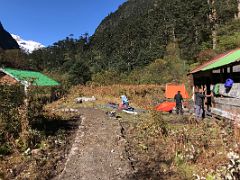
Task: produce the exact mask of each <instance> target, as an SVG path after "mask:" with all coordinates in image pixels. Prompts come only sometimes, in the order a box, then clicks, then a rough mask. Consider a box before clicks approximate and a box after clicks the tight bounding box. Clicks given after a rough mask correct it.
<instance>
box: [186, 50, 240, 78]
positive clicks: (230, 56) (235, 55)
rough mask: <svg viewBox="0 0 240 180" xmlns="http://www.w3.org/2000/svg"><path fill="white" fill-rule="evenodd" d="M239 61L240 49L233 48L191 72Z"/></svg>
mask: <svg viewBox="0 0 240 180" xmlns="http://www.w3.org/2000/svg"><path fill="white" fill-rule="evenodd" d="M237 61H240V49H236V50H232V51H230V52H228V53H225V54H220V55H218V56H217V57H216V58H214V59H212V60H210V61H208V62H206V63H205V64H203V65H201V66H199V67H198V68H196V69H194V70H193V71H192V72H191V73H190V74H193V73H196V72H199V71H207V70H211V69H217V68H220V67H223V66H226V65H228V64H231V63H234V62H237Z"/></svg>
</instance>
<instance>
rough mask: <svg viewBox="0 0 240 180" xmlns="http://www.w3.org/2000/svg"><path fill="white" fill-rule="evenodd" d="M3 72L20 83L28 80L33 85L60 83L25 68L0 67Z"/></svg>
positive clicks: (55, 84)
mask: <svg viewBox="0 0 240 180" xmlns="http://www.w3.org/2000/svg"><path fill="white" fill-rule="evenodd" d="M1 70H2V71H3V72H4V73H5V74H8V75H10V76H11V77H13V78H14V79H16V80H17V81H19V82H21V83H25V82H28V83H30V84H31V85H33V86H58V85H60V84H59V83H58V82H57V81H55V80H53V79H50V78H49V77H47V76H46V75H44V74H42V73H40V72H35V71H25V70H16V69H11V68H2V69H1Z"/></svg>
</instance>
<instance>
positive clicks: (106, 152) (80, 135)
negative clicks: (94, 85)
mask: <svg viewBox="0 0 240 180" xmlns="http://www.w3.org/2000/svg"><path fill="white" fill-rule="evenodd" d="M79 112H80V114H82V123H81V125H80V126H79V129H78V131H77V134H76V138H75V142H74V143H73V146H72V149H71V151H70V154H69V156H68V159H67V161H66V165H65V168H64V170H63V172H62V173H61V174H60V175H59V176H58V177H56V178H55V179H61V180H64V179H66V180H73V179H83V180H84V179H86V180H88V179H91V180H94V179H98V180H99V179H127V177H129V174H130V173H131V172H132V170H133V169H132V167H131V166H130V162H129V161H128V156H127V153H126V145H127V144H126V141H125V139H123V137H122V132H121V126H120V124H119V121H117V120H116V119H111V118H109V117H108V116H107V115H106V113H105V112H104V111H101V110H97V109H93V108H83V109H80V110H79Z"/></svg>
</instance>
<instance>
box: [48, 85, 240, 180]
mask: <svg viewBox="0 0 240 180" xmlns="http://www.w3.org/2000/svg"><path fill="white" fill-rule="evenodd" d="M69 92H70V93H69V94H68V95H67V96H66V97H64V98H62V99H61V100H59V101H57V102H55V103H52V104H51V105H49V106H46V109H47V110H52V109H54V110H56V109H61V108H81V107H93V108H100V109H102V110H104V111H111V109H106V108H104V106H102V105H104V104H106V103H108V102H114V103H119V102H120V95H122V94H125V95H127V97H128V98H129V100H130V104H131V105H132V106H133V107H136V108H141V109H145V110H146V112H145V113H140V114H138V115H136V116H133V115H128V114H125V113H123V112H121V111H117V115H118V116H119V117H121V118H120V119H119V121H120V123H121V125H122V127H123V129H124V136H125V138H126V140H127V141H128V147H126V151H127V153H128V156H129V159H131V161H132V166H134V168H135V172H134V174H133V176H132V177H131V178H133V179H158V178H159V177H161V178H163V179H166V178H167V179H196V178H201V177H202V178H208V179H211V178H212V179H214V178H222V177H224V176H226V174H227V173H228V170H227V169H226V166H227V165H228V163H229V159H228V158H227V154H228V153H229V152H232V151H233V152H236V153H239V152H238V151H239V150H238V146H236V142H235V138H234V135H233V134H234V133H233V128H232V124H231V122H229V121H227V120H217V119H214V118H208V119H204V121H202V122H198V123H196V122H195V121H192V120H191V117H190V116H176V115H173V114H168V113H160V112H156V111H154V107H155V105H156V104H157V103H158V102H160V101H162V100H164V86H160V85H140V86H133V85H114V86H101V87H86V86H76V87H74V88H72V89H71V90H70V91H69ZM82 96H87V97H91V96H95V97H96V99H97V100H96V101H94V102H84V103H81V104H77V103H76V102H75V100H74V99H75V98H77V97H82Z"/></svg>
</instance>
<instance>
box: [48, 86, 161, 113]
mask: <svg viewBox="0 0 240 180" xmlns="http://www.w3.org/2000/svg"><path fill="white" fill-rule="evenodd" d="M123 94H124V95H126V96H127V97H128V99H129V101H130V105H131V106H133V107H138V108H143V109H153V108H154V107H155V105H156V104H157V103H158V102H159V101H160V100H162V99H163V98H164V96H163V94H164V86H162V85H111V86H75V87H73V88H71V89H70V90H69V93H68V95H67V96H66V97H64V98H62V99H61V100H59V101H57V102H55V103H52V104H51V105H50V106H47V108H51V109H56V108H57V107H65V106H67V107H72V108H74V107H78V106H79V105H77V104H76V103H75V98H77V97H82V96H86V97H92V96H95V97H96V98H97V102H86V103H83V104H81V107H82V106H85V107H94V106H95V105H96V104H106V103H109V102H113V103H117V104H118V103H120V102H121V100H120V96H121V95H123Z"/></svg>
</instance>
